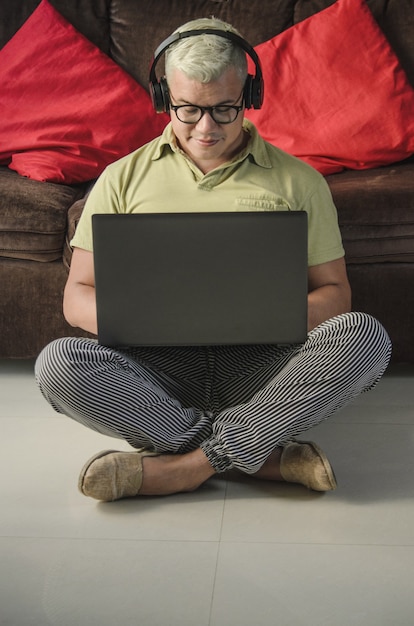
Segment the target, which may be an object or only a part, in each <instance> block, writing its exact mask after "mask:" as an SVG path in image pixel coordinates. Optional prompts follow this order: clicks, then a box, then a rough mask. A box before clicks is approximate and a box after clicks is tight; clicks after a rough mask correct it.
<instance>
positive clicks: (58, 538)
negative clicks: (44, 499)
mask: <svg viewBox="0 0 414 626" xmlns="http://www.w3.org/2000/svg"><path fill="white" fill-rule="evenodd" d="M1 539H24V540H33V541H78V542H80V541H88V542H96V543H98V542H102V541H116V542H120V543H170V544H173V543H177V544H183V543H184V544H194V543H197V544H203V543H204V544H216V545H217V546H219V544H220V540H219V539H165V538H159V539H154V538H147V539H138V538H135V537H110V536H105V537H87V536H85V537H71V536H68V535H65V536H46V535H6V534H0V540H1Z"/></svg>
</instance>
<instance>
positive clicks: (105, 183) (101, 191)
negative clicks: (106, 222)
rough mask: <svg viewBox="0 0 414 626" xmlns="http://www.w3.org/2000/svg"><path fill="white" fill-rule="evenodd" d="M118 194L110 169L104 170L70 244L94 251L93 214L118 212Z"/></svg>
mask: <svg viewBox="0 0 414 626" xmlns="http://www.w3.org/2000/svg"><path fill="white" fill-rule="evenodd" d="M118 212H119V202H118V194H117V193H116V190H115V188H114V186H113V184H112V180H111V177H110V175H109V172H108V170H107V169H106V170H104V172H103V173H102V174H101V176H100V177H99V178H98V180H97V181H96V183H95V185H94V186H93V187H92V190H91V192H90V194H89V196H88V198H87V200H86V203H85V206H84V209H83V211H82V215H81V217H80V220H79V223H78V226H77V228H76V232H75V235H74V236H73V238H72V240H71V242H70V245H71V246H72V248H82V249H83V250H88V251H89V252H92V250H93V236H92V215H94V214H95V213H118Z"/></svg>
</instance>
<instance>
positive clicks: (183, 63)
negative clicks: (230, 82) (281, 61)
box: [165, 17, 247, 83]
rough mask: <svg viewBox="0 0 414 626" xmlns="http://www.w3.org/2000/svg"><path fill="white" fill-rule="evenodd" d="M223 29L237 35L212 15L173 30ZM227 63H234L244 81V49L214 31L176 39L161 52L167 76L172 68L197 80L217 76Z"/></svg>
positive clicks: (228, 25)
mask: <svg viewBox="0 0 414 626" xmlns="http://www.w3.org/2000/svg"><path fill="white" fill-rule="evenodd" d="M204 29H214V30H224V31H228V32H231V33H234V34H236V35H238V36H239V37H240V36H241V35H240V33H239V32H238V31H237V30H236V29H235V28H234V27H233V26H231V24H227V23H226V22H223V21H222V20H219V19H216V18H214V17H212V18H201V19H198V20H192V21H191V22H187V23H186V24H184V25H183V26H180V27H179V28H178V29H177V30H176V31H174V32H175V33H178V32H179V33H181V32H185V31H189V30H204ZM230 67H234V68H235V69H236V71H237V74H238V75H239V76H240V81H241V82H242V83H244V82H245V80H246V77H247V60H246V53H245V51H244V50H243V49H242V48H240V47H239V46H238V45H237V44H235V43H233V42H232V41H230V40H229V39H225V38H224V37H220V36H215V35H210V34H206V35H197V36H194V37H187V38H185V39H180V40H179V41H177V42H176V43H174V44H173V45H172V46H171V47H170V48H169V49H168V50H167V51H166V53H165V74H166V78H167V82H168V78H169V77H171V74H172V72H173V70H174V69H178V70H180V71H181V72H183V73H184V74H185V75H186V76H187V77H188V78H191V79H193V80H196V81H198V82H200V83H209V82H211V81H214V80H217V79H218V78H220V76H221V75H222V74H223V73H224V72H225V71H226V70H227V69H228V68H230Z"/></svg>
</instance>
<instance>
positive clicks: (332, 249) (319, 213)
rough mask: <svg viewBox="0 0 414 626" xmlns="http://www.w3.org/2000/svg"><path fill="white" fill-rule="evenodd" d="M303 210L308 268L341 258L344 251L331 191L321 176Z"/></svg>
mask: <svg viewBox="0 0 414 626" xmlns="http://www.w3.org/2000/svg"><path fill="white" fill-rule="evenodd" d="M303 209H304V210H305V211H306V212H307V213H308V264H309V266H312V265H320V264H321V263H328V262H329V261H334V260H336V259H340V258H342V257H343V256H344V255H345V250H344V247H343V245H342V237H341V232H340V230H339V224H338V214H337V211H336V207H335V205H334V202H333V199H332V195H331V191H330V189H329V187H328V184H327V182H326V181H325V179H324V178H323V177H322V176H321V177H320V179H319V184H318V185H317V186H316V188H315V190H314V192H313V193H312V194H311V195H310V197H309V198H308V199H307V202H306V204H305V206H304V207H303Z"/></svg>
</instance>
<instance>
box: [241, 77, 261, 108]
mask: <svg viewBox="0 0 414 626" xmlns="http://www.w3.org/2000/svg"><path fill="white" fill-rule="evenodd" d="M243 96H244V106H245V107H246V109H260V107H261V106H262V104H263V78H262V77H257V76H252V75H251V74H249V75H248V76H247V79H246V83H245V85H244V94H243Z"/></svg>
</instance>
